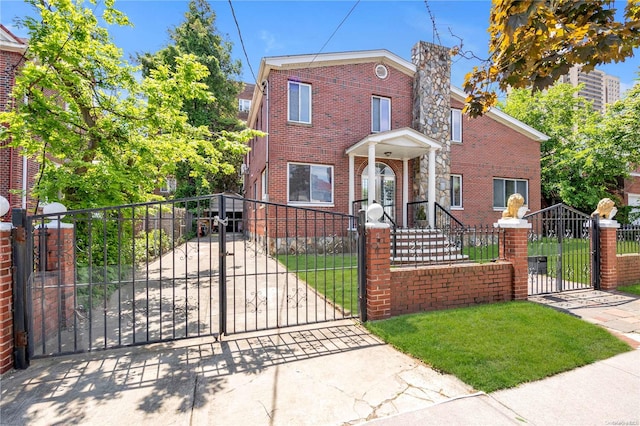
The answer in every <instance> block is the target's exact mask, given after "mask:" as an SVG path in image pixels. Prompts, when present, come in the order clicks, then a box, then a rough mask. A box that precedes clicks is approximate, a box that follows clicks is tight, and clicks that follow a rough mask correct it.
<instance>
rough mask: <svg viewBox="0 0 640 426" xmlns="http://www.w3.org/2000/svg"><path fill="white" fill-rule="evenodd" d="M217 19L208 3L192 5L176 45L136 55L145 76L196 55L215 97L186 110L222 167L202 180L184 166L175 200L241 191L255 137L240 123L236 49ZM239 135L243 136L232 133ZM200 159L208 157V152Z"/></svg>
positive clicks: (174, 36)
mask: <svg viewBox="0 0 640 426" xmlns="http://www.w3.org/2000/svg"><path fill="white" fill-rule="evenodd" d="M215 19H216V15H215V13H214V12H213V10H211V7H210V6H209V3H207V2H206V1H204V0H192V1H191V2H190V3H189V10H188V11H187V12H186V13H185V20H184V21H183V22H182V23H181V24H180V25H178V26H177V27H176V28H175V29H173V30H171V31H170V32H169V35H170V37H171V40H172V42H173V44H171V45H169V46H166V47H165V48H163V49H161V50H159V51H158V52H156V53H154V54H151V53H144V54H141V55H138V60H139V61H140V63H141V64H142V70H143V74H144V75H149V74H150V73H151V72H152V71H153V70H155V69H157V68H159V67H163V66H168V67H169V68H173V67H175V66H176V60H177V58H179V57H180V55H182V54H192V55H195V56H196V58H197V60H198V62H200V63H201V64H203V65H204V66H205V67H206V69H207V70H208V75H207V76H206V77H205V78H203V79H202V83H204V84H205V85H206V86H207V89H208V90H209V92H210V93H211V97H210V98H208V99H194V100H192V101H191V102H188V103H185V104H184V105H183V107H182V110H183V111H184V113H185V114H186V115H187V117H188V121H189V123H190V124H191V125H193V126H206V127H207V128H208V129H209V131H210V132H211V134H212V137H211V138H210V139H211V143H212V145H213V146H214V147H215V150H216V151H217V153H218V154H219V155H218V156H217V157H216V161H217V162H218V164H219V168H218V169H217V170H215V171H210V172H208V173H204V174H201V175H200V174H198V173H194V166H193V164H192V160H188V159H187V160H184V161H181V162H180V163H179V164H178V167H177V169H176V173H175V177H176V180H177V189H176V194H175V197H176V198H183V197H193V196H198V195H204V194H209V193H212V192H222V191H226V190H231V191H237V190H238V189H239V187H240V184H241V182H240V176H239V174H238V169H239V168H240V165H241V164H242V160H243V157H244V155H245V154H246V153H247V151H248V147H247V146H246V144H245V142H246V141H247V140H249V139H250V138H251V137H252V136H253V135H255V134H256V133H255V132H252V131H248V130H246V129H245V125H244V123H242V122H240V121H239V120H238V119H237V114H238V105H237V95H238V93H240V91H242V88H243V84H242V83H240V82H239V81H238V79H239V78H240V71H241V64H240V61H233V60H232V59H231V47H232V45H231V43H230V42H229V41H227V40H225V39H224V38H223V37H222V36H221V35H220V34H219V33H218V31H217V29H216V26H215ZM243 129H245V130H243ZM241 130H243V131H241ZM238 131H241V132H240V133H234V132H238ZM238 135H241V136H242V137H238ZM198 155H200V156H202V157H203V158H207V157H206V156H207V153H206V152H199V153H198Z"/></svg>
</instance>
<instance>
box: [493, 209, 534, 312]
mask: <svg viewBox="0 0 640 426" xmlns="http://www.w3.org/2000/svg"><path fill="white" fill-rule="evenodd" d="M494 226H495V227H498V228H502V229H504V241H503V244H500V258H501V259H505V260H506V261H508V262H510V263H511V264H512V265H513V283H512V294H511V296H512V299H513V300H527V296H528V294H529V286H528V276H529V267H528V263H527V235H528V233H529V229H531V224H530V223H529V222H528V221H526V220H524V219H500V220H498V223H496V224H494Z"/></svg>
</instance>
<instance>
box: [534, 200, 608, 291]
mask: <svg viewBox="0 0 640 426" xmlns="http://www.w3.org/2000/svg"><path fill="white" fill-rule="evenodd" d="M524 218H525V219H527V220H529V222H530V223H531V230H530V231H529V237H528V244H527V252H528V258H527V260H528V271H529V295H535V294H544V293H557V292H562V291H567V290H578V289H586V288H594V287H595V288H598V283H599V276H600V273H599V261H598V259H599V255H598V252H597V250H598V248H599V244H597V243H596V244H593V242H594V241H596V242H597V241H598V239H597V232H598V222H597V218H596V219H592V218H591V217H589V215H587V214H584V213H582V212H580V211H578V210H575V209H573V208H571V207H568V206H565V205H564V204H557V205H554V206H551V207H548V208H546V209H543V210H540V211H538V212H535V213H531V214H529V215H527V216H525V217H524Z"/></svg>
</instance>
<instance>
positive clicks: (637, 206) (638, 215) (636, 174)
mask: <svg viewBox="0 0 640 426" xmlns="http://www.w3.org/2000/svg"><path fill="white" fill-rule="evenodd" d="M623 201H624V203H625V205H627V206H631V207H634V208H633V209H632V210H631V215H632V216H631V218H632V219H633V220H632V223H633V224H634V225H640V166H639V167H638V168H636V170H635V171H633V172H631V175H630V176H629V177H628V178H627V179H625V181H624V200H623Z"/></svg>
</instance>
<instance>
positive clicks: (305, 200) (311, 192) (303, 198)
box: [287, 163, 333, 204]
mask: <svg viewBox="0 0 640 426" xmlns="http://www.w3.org/2000/svg"><path fill="white" fill-rule="evenodd" d="M287 175H288V194H289V196H288V202H289V203H292V204H333V166H325V165H321V164H300V163H289V164H288V173H287Z"/></svg>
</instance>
